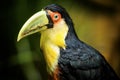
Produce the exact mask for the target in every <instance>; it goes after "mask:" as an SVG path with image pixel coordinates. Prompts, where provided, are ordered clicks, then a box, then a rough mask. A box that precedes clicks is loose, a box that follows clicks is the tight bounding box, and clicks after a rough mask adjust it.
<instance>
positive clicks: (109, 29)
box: [0, 0, 120, 80]
mask: <svg viewBox="0 0 120 80" xmlns="http://www.w3.org/2000/svg"><path fill="white" fill-rule="evenodd" d="M52 3H57V4H59V5H61V6H63V7H64V8H66V10H67V11H68V13H69V14H70V16H71V17H72V19H73V22H74V25H75V29H76V32H77V34H78V36H79V38H80V39H81V40H83V41H84V42H86V43H87V44H89V45H91V46H93V47H94V48H96V49H97V50H99V51H100V52H101V54H102V55H104V57H105V58H106V60H107V61H108V62H109V63H110V65H111V66H112V67H113V68H114V70H115V71H116V73H117V74H118V75H119V76H120V1H119V0H77V1H75V0H4V1H2V2H1V5H0V7H1V11H0V20H1V26H0V27H1V31H0V36H1V39H0V40H1V41H0V45H1V52H0V80H47V77H46V76H47V74H46V70H45V69H46V68H45V63H44V56H43V55H42V54H40V49H39V38H40V34H38V33H37V34H34V35H31V36H29V37H27V38H24V39H22V40H21V41H20V42H17V41H16V40H17V35H18V32H19V30H20V28H21V27H22V25H23V24H24V23H25V21H26V20H27V19H28V18H29V17H30V16H32V15H33V14H34V13H36V12H38V11H40V10H41V9H42V8H43V7H44V6H46V5H49V4H52Z"/></svg>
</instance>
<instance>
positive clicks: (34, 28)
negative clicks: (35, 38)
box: [17, 10, 49, 41]
mask: <svg viewBox="0 0 120 80" xmlns="http://www.w3.org/2000/svg"><path fill="white" fill-rule="evenodd" d="M48 24H49V20H48V17H47V13H46V11H44V10H42V11H39V12H37V13H36V14H34V15H33V16H32V17H30V18H29V19H28V20H27V21H26V22H25V24H24V25H23V26H22V28H21V30H20V32H19V34H18V38H17V41H19V40H20V39H22V38H24V37H26V36H28V35H31V34H33V33H36V32H40V31H42V30H45V29H47V26H48Z"/></svg>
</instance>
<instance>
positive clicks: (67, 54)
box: [44, 4, 120, 80]
mask: <svg viewBox="0 0 120 80" xmlns="http://www.w3.org/2000/svg"><path fill="white" fill-rule="evenodd" d="M44 9H45V10H51V11H53V12H59V13H60V14H61V15H62V18H64V20H65V22H66V24H67V25H68V27H69V31H68V34H67V37H66V39H65V42H66V45H67V47H66V49H65V50H64V49H62V48H61V50H60V58H59V61H58V67H59V70H60V72H59V73H58V77H59V79H60V80H120V79H119V78H118V76H117V75H116V73H115V72H114V70H113V69H112V68H111V67H110V65H109V64H108V63H107V61H106V60H105V58H104V57H103V56H102V55H101V54H100V53H99V52H98V51H97V50H96V49H94V48H92V47H91V46H89V45H87V44H86V43H84V42H82V41H81V40H79V39H78V37H77V35H76V33H75V30H74V25H73V22H72V19H71V18H70V16H69V15H68V13H67V12H66V10H65V9H64V8H62V7H61V6H59V5H56V4H52V5H48V6H47V7H45V8H44Z"/></svg>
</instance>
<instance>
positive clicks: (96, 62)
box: [60, 46, 119, 80]
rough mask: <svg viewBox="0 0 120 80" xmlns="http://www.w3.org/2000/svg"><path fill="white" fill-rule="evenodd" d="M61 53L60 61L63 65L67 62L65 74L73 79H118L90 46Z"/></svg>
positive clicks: (102, 58)
mask: <svg viewBox="0 0 120 80" xmlns="http://www.w3.org/2000/svg"><path fill="white" fill-rule="evenodd" d="M63 54H65V55H63V56H62V58H61V60H60V61H62V62H61V63H62V64H63V65H65V67H66V64H67V66H68V67H69V70H68V72H67V75H68V74H69V75H71V77H72V78H74V79H75V80H119V78H118V77H117V75H116V74H115V72H114V70H113V69H112V68H111V67H110V66H109V64H108V63H107V62H106V60H105V59H104V57H103V56H102V55H101V54H100V53H99V52H98V51H97V50H95V49H94V48H92V47H89V46H86V47H83V48H81V49H80V48H74V49H70V50H66V51H65V53H63ZM63 62H64V63H63ZM66 71H67V70H66ZM68 78H69V77H68ZM74 79H73V80H74Z"/></svg>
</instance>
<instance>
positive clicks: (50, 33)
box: [40, 19, 68, 73]
mask: <svg viewBox="0 0 120 80" xmlns="http://www.w3.org/2000/svg"><path fill="white" fill-rule="evenodd" d="M67 33H68V26H67V24H66V23H65V22H64V20H63V19H61V21H60V22H59V23H57V24H54V26H53V28H50V29H47V30H44V31H42V32H41V39H40V48H41V49H42V51H43V54H44V56H45V60H46V63H47V69H48V72H50V73H51V72H53V71H54V70H55V69H56V67H57V64H58V59H59V56H60V48H63V49H65V48H66V44H65V37H66V35H67Z"/></svg>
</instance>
